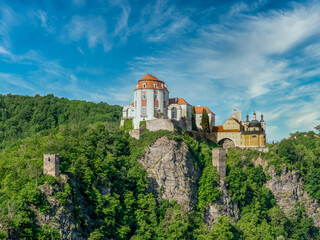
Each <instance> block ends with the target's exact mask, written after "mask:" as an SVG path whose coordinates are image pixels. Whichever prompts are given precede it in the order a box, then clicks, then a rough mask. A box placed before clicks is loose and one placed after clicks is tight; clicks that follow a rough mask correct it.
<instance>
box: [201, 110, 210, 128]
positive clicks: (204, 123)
mask: <svg viewBox="0 0 320 240" xmlns="http://www.w3.org/2000/svg"><path fill="white" fill-rule="evenodd" d="M201 127H202V130H203V131H204V132H208V131H210V125H209V115H208V113H207V111H206V109H203V110H202V117H201Z"/></svg>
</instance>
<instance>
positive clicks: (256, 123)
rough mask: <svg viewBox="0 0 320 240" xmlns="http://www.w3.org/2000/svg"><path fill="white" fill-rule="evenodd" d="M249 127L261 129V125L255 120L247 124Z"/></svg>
mask: <svg viewBox="0 0 320 240" xmlns="http://www.w3.org/2000/svg"><path fill="white" fill-rule="evenodd" d="M249 127H261V124H260V122H258V121H257V120H252V121H250V123H249Z"/></svg>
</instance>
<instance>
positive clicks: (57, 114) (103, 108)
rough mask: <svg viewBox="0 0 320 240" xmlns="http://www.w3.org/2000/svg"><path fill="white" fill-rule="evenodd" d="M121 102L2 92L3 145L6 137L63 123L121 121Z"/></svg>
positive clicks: (26, 134) (0, 142) (0, 136)
mask: <svg viewBox="0 0 320 240" xmlns="http://www.w3.org/2000/svg"><path fill="white" fill-rule="evenodd" d="M120 116H121V107H120V106H111V105H108V104H106V103H102V102H101V103H98V104H96V103H93V102H85V101H78V100H68V99H66V98H58V97H55V96H53V95H52V94H48V95H47V96H43V97H42V96H40V95H38V94H37V95H35V96H34V97H29V96H20V95H11V94H8V95H1V94H0V147H1V148H3V147H4V146H5V144H6V142H7V141H11V140H17V139H21V138H26V137H29V136H32V135H33V134H35V133H37V132H40V131H45V130H50V129H53V128H56V127H58V126H60V125H63V124H74V125H81V124H90V123H94V122H109V123H112V124H115V125H118V124H119V120H120Z"/></svg>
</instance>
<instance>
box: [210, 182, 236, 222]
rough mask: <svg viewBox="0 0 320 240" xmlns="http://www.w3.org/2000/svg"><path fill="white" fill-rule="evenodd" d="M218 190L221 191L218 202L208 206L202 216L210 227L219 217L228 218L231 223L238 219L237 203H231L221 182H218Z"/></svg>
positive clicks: (223, 183)
mask: <svg viewBox="0 0 320 240" xmlns="http://www.w3.org/2000/svg"><path fill="white" fill-rule="evenodd" d="M219 190H221V191H222V194H221V196H220V198H219V200H218V201H217V202H215V203H214V204H212V205H210V206H209V207H208V209H207V211H206V212H205V214H204V220H205V222H206V223H207V224H208V225H209V226H212V224H213V223H214V222H216V221H218V218H219V217H221V216H226V217H230V220H231V222H233V223H234V222H235V221H236V220H238V219H239V217H240V215H239V209H238V205H237V203H233V202H231V198H230V196H229V194H228V192H227V188H226V185H225V182H224V181H222V180H221V181H220V187H219Z"/></svg>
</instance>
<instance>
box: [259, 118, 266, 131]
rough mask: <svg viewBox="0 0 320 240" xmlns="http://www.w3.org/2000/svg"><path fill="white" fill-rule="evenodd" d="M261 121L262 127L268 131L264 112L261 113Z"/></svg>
mask: <svg viewBox="0 0 320 240" xmlns="http://www.w3.org/2000/svg"><path fill="white" fill-rule="evenodd" d="M260 123H261V127H262V129H263V131H264V132H265V131H266V122H265V121H264V119H263V114H262V113H261V120H260Z"/></svg>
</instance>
